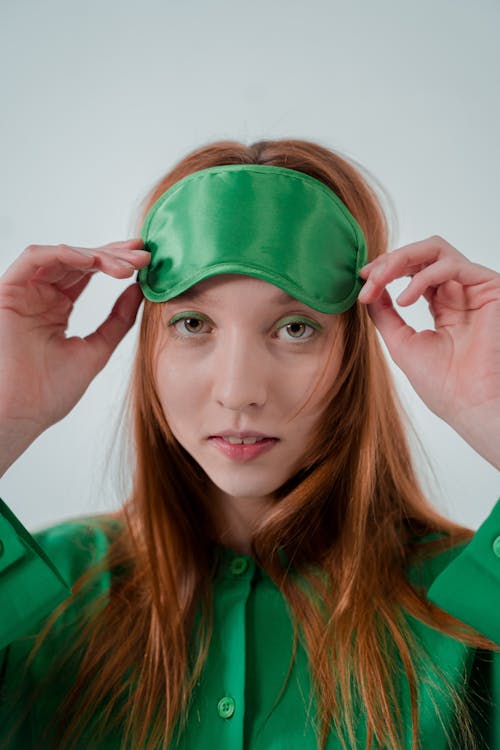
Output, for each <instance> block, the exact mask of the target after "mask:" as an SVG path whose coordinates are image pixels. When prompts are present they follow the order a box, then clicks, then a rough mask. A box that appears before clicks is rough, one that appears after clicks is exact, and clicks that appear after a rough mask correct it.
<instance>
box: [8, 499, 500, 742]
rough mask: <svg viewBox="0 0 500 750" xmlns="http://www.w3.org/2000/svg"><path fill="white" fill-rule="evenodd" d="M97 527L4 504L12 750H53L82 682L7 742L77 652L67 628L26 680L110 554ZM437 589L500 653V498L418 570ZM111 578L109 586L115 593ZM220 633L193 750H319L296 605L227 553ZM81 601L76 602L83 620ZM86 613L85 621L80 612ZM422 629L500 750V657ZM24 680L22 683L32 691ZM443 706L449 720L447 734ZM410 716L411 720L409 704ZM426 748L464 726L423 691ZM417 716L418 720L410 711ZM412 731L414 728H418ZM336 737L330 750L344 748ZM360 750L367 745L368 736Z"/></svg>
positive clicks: (200, 695) (194, 719)
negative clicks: (83, 578) (58, 621)
mask: <svg viewBox="0 0 500 750" xmlns="http://www.w3.org/2000/svg"><path fill="white" fill-rule="evenodd" d="M96 518H97V517H92V516H91V517H89V518H80V519H74V520H70V521H65V522H62V523H59V524H57V525H55V526H52V527H50V528H48V529H45V530H43V531H39V532H36V533H34V534H32V535H31V534H30V533H29V532H28V531H27V530H26V529H25V528H24V527H23V526H22V524H21V523H20V521H19V520H18V519H17V518H16V516H15V515H14V514H13V513H12V511H10V510H9V508H8V507H7V506H6V505H5V503H3V502H2V501H1V500H0V613H1V614H0V681H1V693H0V748H2V750H3V749H4V748H8V750H29V748H42V745H40V744H39V743H38V738H39V736H40V734H41V732H42V729H43V728H44V727H45V724H46V722H47V721H48V720H50V719H51V717H52V716H53V715H54V713H55V712H57V709H58V705H59V704H60V701H61V699H62V697H63V696H64V694H65V692H66V691H67V689H68V685H69V684H70V681H71V679H72V677H73V676H74V673H72V674H62V675H59V676H58V679H57V681H56V684H54V685H52V684H51V685H50V689H48V690H46V691H45V692H44V693H43V694H42V696H41V697H40V699H38V700H37V701H36V703H35V705H34V707H33V709H32V710H31V711H30V713H29V715H28V717H27V718H26V720H25V721H24V723H23V726H22V728H21V729H20V730H19V731H18V732H17V733H16V735H15V738H14V739H13V740H11V741H10V742H9V743H8V744H5V740H4V741H3V743H2V740H3V738H4V737H5V734H6V731H7V730H8V728H9V727H10V726H12V722H13V720H14V719H15V718H16V715H17V712H18V711H19V710H20V708H21V707H22V705H24V701H23V700H21V701H16V702H15V703H14V705H12V703H11V702H10V701H9V697H10V696H11V695H14V694H15V691H16V690H18V689H21V690H22V691H23V695H24V696H26V697H29V695H30V694H31V692H32V691H33V690H34V688H35V686H36V685H37V683H39V681H40V678H41V677H42V676H43V674H44V673H45V672H46V670H47V668H48V665H49V664H50V663H51V659H52V658H53V654H54V653H55V652H56V653H58V652H60V651H61V649H64V648H65V643H67V638H68V634H67V628H58V627H56V628H55V629H54V633H53V634H51V636H49V638H48V639H47V641H45V643H44V645H43V646H42V649H41V651H40V652H39V654H38V656H37V658H36V659H35V660H34V661H33V662H32V664H31V665H30V667H29V669H28V671H27V673H26V674H23V671H24V665H25V663H26V657H27V654H28V653H29V650H30V648H31V646H32V644H33V639H34V636H35V635H36V633H37V632H38V631H39V629H40V626H41V625H42V624H43V621H44V619H45V618H46V617H47V616H48V614H49V613H50V612H51V611H52V610H53V609H54V608H55V606H56V605H57V604H58V603H59V602H61V601H63V600H64V599H65V598H67V597H68V596H70V595H71V586H72V585H73V584H74V582H75V581H76V579H77V578H78V577H79V576H80V575H81V574H82V573H83V572H84V571H85V570H86V569H88V567H89V566H90V565H92V564H93V563H94V562H96V561H97V560H98V559H100V558H101V557H102V556H103V555H104V554H105V552H106V549H107V545H108V540H107V536H106V535H105V533H104V531H103V530H102V529H101V528H99V525H98V523H96ZM409 576H410V577H411V579H414V580H415V582H418V583H419V585H423V586H425V588H426V590H427V595H428V598H429V599H430V600H431V601H433V602H435V603H436V604H437V605H439V606H440V607H442V608H443V609H445V610H447V611H448V612H450V613H451V614H453V615H454V616H455V617H457V618H459V619H460V620H462V621H463V622H465V623H467V624H469V625H471V626H473V627H474V628H476V629H477V630H478V631H480V632H481V633H483V634H484V635H486V636H487V637H488V638H490V639H491V640H493V641H495V642H496V643H498V644H500V500H499V501H498V502H497V504H496V507H495V508H494V509H493V511H492V513H491V514H490V516H489V517H488V518H487V519H486V521H485V522H484V523H483V524H482V526H481V527H480V528H479V529H478V531H477V532H476V533H475V535H474V537H473V539H472V540H471V541H470V542H469V543H468V544H467V545H464V546H462V547H461V548H460V549H458V550H456V549H455V550H451V551H448V552H445V553H442V554H441V555H439V556H436V557H434V558H432V559H431V560H427V561H425V563H421V565H420V566H419V567H418V569H415V570H410V571H409ZM109 585H110V576H109V574H104V575H103V576H102V578H101V580H100V583H99V586H100V587H101V590H105V589H107V588H109ZM213 585H214V630H213V637H212V641H211V644H210V650H209V654H208V659H207V662H206V665H205V668H204V671H203V674H202V677H201V680H200V682H199V684H198V685H197V687H196V689H195V692H194V695H193V702H192V705H191V708H190V713H189V720H188V725H187V730H186V732H185V733H184V734H183V735H182V737H181V740H180V743H179V745H178V747H179V748H181V749H182V750H192V749H195V748H196V750H198V749H199V748H202V749H203V748H207V750H239V748H242V749H243V748H245V750H316V741H315V736H314V732H313V729H312V726H311V724H310V722H309V721H308V719H307V715H306V706H307V703H308V698H309V695H310V692H311V682H310V677H309V671H308V662H307V656H306V654H305V651H304V650H303V649H302V647H301V646H300V644H299V647H298V651H297V657H296V660H295V663H294V666H293V668H292V670H291V674H290V676H289V679H288V680H287V681H286V686H285V688H284V690H282V688H283V684H284V680H285V676H286V675H287V672H288V669H289V664H290V657H291V649H292V633H293V629H292V625H291V620H290V618H289V614H288V609H287V605H286V603H285V601H284V599H283V597H282V595H281V593H280V591H279V590H278V589H277V588H276V586H275V585H274V584H273V582H272V581H271V580H270V579H269V578H268V576H267V575H266V574H265V573H264V572H263V571H262V570H261V569H259V567H258V566H256V564H255V562H254V560H253V559H252V558H251V557H249V556H245V555H237V554H236V553H234V552H232V551H230V550H228V549H224V550H223V551H222V558H221V564H220V566H219V569H218V572H217V575H216V576H215V578H214V582H213ZM78 606H81V605H80V604H79V603H78V599H77V598H76V597H75V607H76V615H77V614H78ZM72 614H73V615H74V614H75V611H73V613H72ZM412 624H413V627H414V630H415V631H416V632H417V635H418V636H419V638H420V640H421V641H422V642H424V644H425V645H426V646H427V648H428V649H429V651H430V652H431V654H432V655H433V657H434V658H435V659H437V661H438V664H439V667H440V669H442V670H443V672H444V674H445V675H446V676H447V677H448V679H450V680H451V681H452V682H453V683H454V684H457V685H458V684H459V683H460V684H461V683H463V681H464V680H465V682H466V684H467V689H468V690H469V691H470V692H471V693H472V692H473V693H474V694H475V695H476V696H479V697H480V699H481V701H482V702H480V704H479V705H480V710H479V711H478V712H477V713H476V712H474V713H473V722H474V731H475V734H476V737H477V738H478V745H479V747H480V748H481V750H486V749H487V748H488V749H490V750H491V749H495V748H496V749H497V750H500V707H499V705H498V697H499V695H500V654H498V653H492V652H485V651H479V650H476V649H472V648H470V647H467V646H464V645H463V644H461V643H459V642H458V641H456V640H454V639H452V638H450V637H448V636H445V635H443V634H441V633H438V632H436V631H434V630H432V629H431V628H428V627H427V626H425V625H423V624H422V623H419V622H416V621H414V620H412ZM21 678H22V681H21ZM434 701H437V704H438V706H439V707H440V709H441V711H442V717H444V727H443V726H442V725H441V722H440V720H439V718H438V716H437V714H436V710H435V705H434ZM402 710H403V713H405V712H406V711H407V706H405V704H404V702H403V705H402ZM420 713H421V724H420V728H419V731H420V741H421V747H422V748H423V750H458V748H457V746H456V745H451V744H448V742H447V740H446V730H450V729H451V728H453V726H454V723H455V722H454V716H453V712H452V710H451V708H450V707H448V704H447V701H446V696H440V695H439V693H436V692H432V690H431V689H430V688H429V687H428V686H424V685H422V693H421V701H420ZM406 715H408V714H407V713H406ZM406 725H407V726H408V727H409V721H408V722H407V723H406ZM119 747H120V737H119V735H118V733H117V732H115V733H114V734H113V736H112V737H110V738H109V739H106V740H103V741H101V742H99V743H98V744H95V743H94V742H93V741H92V738H91V737H88V736H87V737H86V738H85V737H84V738H83V739H82V741H81V743H80V744H79V745H78V748H79V750H80V748H81V750H84V748H85V750H118V748H119ZM340 747H341V746H340V743H339V740H338V738H337V737H336V736H335V734H334V733H333V732H332V733H331V736H330V738H329V741H328V744H327V748H328V750H340ZM358 747H363V742H362V740H361V737H360V739H359V744H358ZM410 747H411V745H410V737H409V732H408V736H407V738H406V741H405V746H404V748H402V750H406V748H408V749H409V748H410Z"/></svg>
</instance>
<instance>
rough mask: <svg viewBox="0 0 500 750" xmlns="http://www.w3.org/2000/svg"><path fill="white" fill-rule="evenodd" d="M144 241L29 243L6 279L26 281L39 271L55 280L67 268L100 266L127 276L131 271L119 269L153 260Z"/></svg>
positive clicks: (121, 275)
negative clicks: (89, 244) (94, 244)
mask: <svg viewBox="0 0 500 750" xmlns="http://www.w3.org/2000/svg"><path fill="white" fill-rule="evenodd" d="M143 245H144V242H143V240H141V239H133V240H126V241H124V242H110V243H108V244H107V245H103V246H102V247H100V248H99V247H98V248H85V247H76V246H71V245H64V244H61V245H29V246H28V247H27V248H26V249H25V250H24V251H23V252H22V253H21V255H20V256H19V257H18V258H16V260H15V261H14V262H13V263H12V264H11V266H10V267H9V268H8V269H7V271H6V272H5V273H4V275H3V277H2V280H3V281H5V282H6V283H10V284H24V283H26V282H27V281H29V280H30V279H32V278H33V277H34V276H35V274H36V275H37V278H38V279H39V280H44V281H47V282H48V283H55V282H56V281H61V280H62V279H63V277H64V270H63V269H65V268H66V269H67V270H74V269H80V270H83V271H89V270H90V269H93V268H96V270H102V271H104V272H105V273H109V274H110V275H112V276H117V277H119V278H126V276H127V275H130V273H124V272H123V271H121V272H118V273H117V272H116V269H117V268H119V267H122V268H127V267H128V266H127V265H126V264H129V265H130V266H132V267H133V268H134V269H137V268H141V267H143V266H144V265H146V264H147V263H148V262H149V259H150V257H151V254H150V253H149V252H148V251H146V250H144V249H143ZM96 258H97V260H96ZM118 261H120V262H118ZM42 269H43V270H42Z"/></svg>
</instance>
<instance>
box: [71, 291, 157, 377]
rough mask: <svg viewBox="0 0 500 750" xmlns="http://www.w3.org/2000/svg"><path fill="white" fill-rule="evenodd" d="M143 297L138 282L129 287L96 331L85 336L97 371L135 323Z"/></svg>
mask: <svg viewBox="0 0 500 750" xmlns="http://www.w3.org/2000/svg"><path fill="white" fill-rule="evenodd" d="M143 299H144V296H143V293H142V290H141V287H140V286H139V284H138V283H135V284H132V285H131V286H129V287H127V288H126V289H125V291H124V292H122V293H121V294H120V296H119V297H118V299H117V300H116V302H115V304H114V305H113V309H112V310H111V312H110V314H109V315H108V317H107V318H106V320H105V321H104V322H103V323H101V325H100V326H99V328H97V329H96V330H95V331H94V333H91V334H89V335H88V336H85V338H84V341H86V342H87V344H88V345H89V347H90V348H91V351H92V357H93V359H94V365H95V367H96V369H97V371H99V370H101V369H102V368H103V367H104V365H105V364H106V362H107V361H108V359H109V358H110V357H111V355H112V353H113V352H114V350H115V349H116V347H117V346H118V344H119V343H120V341H121V340H122V339H123V337H124V336H125V334H126V333H127V332H128V331H129V330H130V329H131V328H132V326H133V325H134V323H135V319H136V317H137V313H138V311H139V307H140V305H141V302H142V300H143Z"/></svg>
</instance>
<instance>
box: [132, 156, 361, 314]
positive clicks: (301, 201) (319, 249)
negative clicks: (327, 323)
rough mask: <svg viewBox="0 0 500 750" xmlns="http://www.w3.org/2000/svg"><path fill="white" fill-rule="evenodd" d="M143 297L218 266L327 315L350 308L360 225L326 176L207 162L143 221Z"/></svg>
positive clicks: (168, 292)
mask: <svg viewBox="0 0 500 750" xmlns="http://www.w3.org/2000/svg"><path fill="white" fill-rule="evenodd" d="M141 237H142V239H143V240H144V243H145V249H146V250H149V251H150V252H151V262H150V264H149V266H147V267H146V268H143V269H141V270H140V271H139V273H138V280H139V283H140V285H141V287H142V290H143V292H144V295H145V297H147V299H149V300H152V301H153V302H164V301H166V300H168V299H171V298H172V297H175V296H176V295H178V294H181V292H184V291H185V290H186V289H188V288H189V287H190V286H192V285H193V284H196V283H197V282H199V281H201V280H202V279H206V278H208V277H210V276H214V275H216V274H224V273H239V274H246V275H250V276H255V277H257V278H259V279H264V281H269V282H270V283H271V284H274V285H275V286H278V287H280V288H281V289H283V290H284V291H285V292H287V293H288V294H290V295H291V296H292V297H295V298H296V299H299V300H301V301H302V302H304V303H305V304H307V305H309V307H312V308H314V309H315V310H319V311H320V312H324V313H341V312H344V311H345V310H347V309H348V308H349V307H351V306H352V305H353V304H354V302H355V301H356V299H357V296H358V294H359V291H360V290H361V287H362V285H363V283H364V282H363V281H362V279H360V278H359V276H358V271H359V270H360V268H361V267H362V266H364V265H365V264H366V261H367V250H366V243H365V238H364V236H363V233H362V231H361V228H360V226H359V224H358V223H357V221H356V219H355V218H354V216H353V215H352V214H351V213H350V211H349V210H348V209H347V207H346V206H345V205H344V203H343V202H342V201H341V200H340V199H339V198H338V196H337V195H335V193H334V192H333V191H332V190H330V188H329V187H327V186H326V185H325V184H324V183H323V182H320V181H319V180H316V179H315V178H313V177H310V176H309V175H306V174H304V173H303V172H298V171H296V170H294V169H285V168H282V167H273V166H264V165H256V164H229V165H224V166H218V167H212V168H209V169H202V170H199V171H197V172H194V173H192V174H190V175H188V176H187V177H184V178H183V179H181V180H179V181H178V182H176V183H175V184H174V185H173V186H172V187H171V188H170V189H169V190H167V191H166V192H165V193H164V194H163V195H162V196H161V197H160V198H159V199H158V200H157V201H156V203H155V204H154V205H153V206H152V207H151V208H150V210H149V212H148V214H147V216H146V218H145V221H144V225H143V227H142V232H141Z"/></svg>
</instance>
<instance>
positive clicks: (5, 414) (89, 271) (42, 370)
mask: <svg viewBox="0 0 500 750" xmlns="http://www.w3.org/2000/svg"><path fill="white" fill-rule="evenodd" d="M143 248H144V243H143V241H142V240H141V239H133V240H127V241H125V242H111V243H109V244H107V245H103V246H102V247H97V248H84V247H70V246H69V245H30V246H29V247H27V248H26V250H24V252H22V253H21V255H20V256H19V257H18V258H17V259H16V260H15V261H14V262H13V263H12V265H11V266H10V267H9V268H8V269H7V271H6V272H5V273H4V274H3V276H1V277H0V353H1V354H0V450H1V449H2V448H3V449H5V450H7V452H9V451H8V445H9V436H10V438H11V442H12V445H14V444H17V445H18V449H17V450H15V451H14V452H15V453H17V455H20V453H21V452H22V450H23V449H24V448H23V445H24V443H26V445H25V447H27V445H29V444H30V443H31V442H32V441H33V440H34V439H35V438H36V437H37V436H38V435H39V434H40V433H41V432H43V431H44V430H45V429H47V427H49V426H50V425H52V424H54V423H55V422H58V421H59V420H60V419H62V418H63V417H64V416H66V414H68V412H70V411H71V409H72V408H73V407H74V406H75V404H76V403H77V402H78V400H79V399H80V398H81V396H82V395H83V394H84V392H85V390H86V389H87V387H88V385H89V384H90V382H91V381H92V379H93V378H94V377H95V376H96V375H97V373H98V372H99V371H100V370H101V369H102V368H103V367H104V365H105V364H106V362H107V361H108V359H109V358H110V356H111V354H112V352H113V351H114V349H115V348H116V346H117V345H118V344H119V342H120V341H121V340H122V338H123V337H124V336H125V334H126V333H127V331H128V330H129V329H130V328H131V327H132V325H133V324H134V321H135V318H136V315H137V312H138V310H139V306H140V304H141V301H142V299H143V295H142V291H141V289H140V287H139V284H137V283H134V284H132V285H131V286H129V287H128V288H127V289H125V291H124V292H123V293H122V294H121V295H120V296H119V297H118V299H117V300H116V302H115V304H114V306H113V309H112V311H111V313H110V315H109V316H108V318H107V319H106V320H105V321H104V322H103V323H102V324H101V325H100V326H99V327H98V328H97V329H96V330H95V331H94V332H93V333H91V334H89V335H88V336H85V337H84V338H80V337H77V336H72V337H70V338H67V337H66V328H67V325H68V319H69V316H70V314H71V311H72V309H73V304H74V302H75V301H76V300H77V299H78V297H79V296H80V294H81V293H82V292H83V290H84V289H85V287H86V286H87V284H88V282H89V281H90V279H91V278H92V275H93V274H94V273H95V272H97V271H102V272H103V273H106V274H108V275H109V276H113V277H115V278H118V279H124V278H127V277H129V276H132V275H133V274H134V273H135V272H136V271H137V270H138V269H139V268H142V267H143V266H146V265H147V264H148V263H149V260H150V253H149V252H147V251H146V250H144V249H143ZM12 450H13V449H12Z"/></svg>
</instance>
